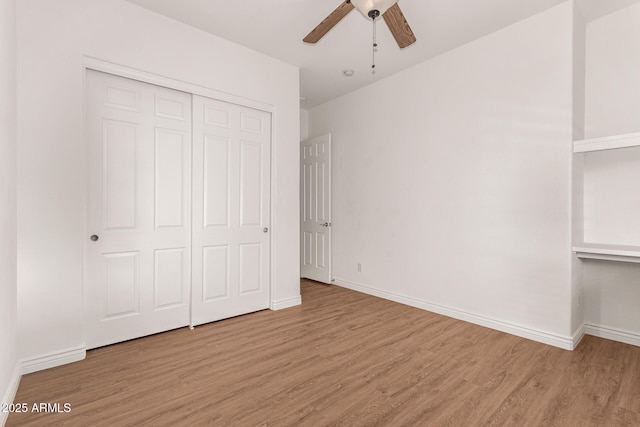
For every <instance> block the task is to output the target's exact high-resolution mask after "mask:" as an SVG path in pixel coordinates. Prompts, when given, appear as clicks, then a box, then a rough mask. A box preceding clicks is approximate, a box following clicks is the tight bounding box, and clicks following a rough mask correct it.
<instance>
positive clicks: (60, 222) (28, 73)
mask: <svg viewBox="0 0 640 427" xmlns="http://www.w3.org/2000/svg"><path fill="white" fill-rule="evenodd" d="M83 55H88V56H91V57H95V58H99V59H102V60H105V61H110V62H113V63H117V64H122V65H125V66H127V67H131V68H135V69H139V70H143V71H147V72H151V73H155V74H159V75H163V76H166V77H169V78H173V79H176V80H181V81H185V82H189V83H192V84H197V85H201V86H204V87H208V88H211V89H215V90H218V91H222V92H226V93H231V94H234V95H238V96H242V97H245V98H249V99H252V100H256V101H260V102H263V103H267V104H271V105H273V106H275V110H276V113H275V141H274V149H273V155H274V156H275V165H276V167H275V168H274V169H273V170H274V173H275V184H276V187H275V189H274V196H275V200H274V203H275V216H274V223H273V224H272V230H273V238H274V239H275V251H274V252H273V255H272V256H273V257H274V259H275V281H274V283H273V286H274V294H273V295H272V299H273V300H275V301H279V302H282V301H287V300H295V299H296V298H298V297H299V265H298V259H299V235H298V227H297V224H298V223H299V213H298V212H299V208H298V206H299V192H298V170H299V166H298V163H299V160H298V158H299V136H300V129H299V127H300V111H299V82H298V69H297V68H295V67H293V66H290V65H287V64H284V63H282V62H279V61H277V60H274V59H271V58H269V57H266V56H264V55H262V54H258V53H256V52H254V51H251V50H249V49H246V48H243V47H241V46H238V45H235V44H232V43H230V42H228V41H225V40H222V39H220V38H218V37H215V36H212V35H210V34H207V33H204V32H202V31H199V30H195V29H193V28H190V27H187V26H185V25H183V24H180V23H178V22H175V21H172V20H170V19H168V18H165V17H162V16H160V15H157V14H154V13H152V12H149V11H147V10H145V9H142V8H139V7H137V6H135V5H133V4H130V3H127V2H125V1H122V0H83V1H81V2H78V1H73V0H58V1H55V2H52V1H49V0H20V2H19V3H18V94H19V97H18V132H19V135H18V137H19V148H18V166H19V172H18V173H19V176H18V191H19V194H20V200H19V201H18V214H19V216H20V223H19V228H18V236H19V245H18V257H19V264H18V275H19V289H18V300H19V302H18V312H19V332H20V344H19V346H20V355H21V356H22V357H23V358H27V359H30V360H32V361H33V360H34V358H35V360H39V359H37V358H38V357H40V356H43V355H46V354H47V353H51V352H52V353H60V352H63V351H65V350H73V349H75V348H78V347H81V346H82V345H83V343H84V338H83V326H82V248H83V244H84V242H85V239H86V237H87V236H86V235H85V232H84V229H83V209H84V205H83V173H82V162H83V139H82V132H83V67H82V61H83Z"/></svg>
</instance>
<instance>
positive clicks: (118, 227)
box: [85, 71, 191, 348]
mask: <svg viewBox="0 0 640 427" xmlns="http://www.w3.org/2000/svg"><path fill="white" fill-rule="evenodd" d="M86 77H87V81H86V94H87V95H86V96H87V97H86V108H87V118H86V120H87V128H86V131H87V139H88V141H87V144H88V145H87V147H88V149H87V179H88V181H87V186H88V187H87V203H88V209H87V213H88V219H87V225H88V233H87V236H85V237H86V239H87V243H86V251H85V254H86V264H85V265H86V268H87V269H86V272H85V283H86V285H85V292H86V295H85V310H86V319H87V348H94V347H99V346H103V345H107V344H112V343H115V342H119V341H124V340H128V339H131V338H136V337H140V336H144V335H149V334H153V333H157V332H161V331H165V330H169V329H174V328H178V327H181V326H185V325H188V323H189V305H190V304H189V303H190V301H189V290H190V280H191V277H190V273H191V269H190V266H191V246H190V228H191V208H190V206H191V95H189V94H186V93H183V92H178V91H174V90H169V89H165V88H161V87H158V86H153V85H150V84H146V83H141V82H138V81H134V80H129V79H125V78H121V77H116V76H113V75H109V74H104V73H99V72H96V71H87V75H86ZM90 236H91V237H90Z"/></svg>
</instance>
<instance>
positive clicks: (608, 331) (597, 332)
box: [584, 323, 640, 347]
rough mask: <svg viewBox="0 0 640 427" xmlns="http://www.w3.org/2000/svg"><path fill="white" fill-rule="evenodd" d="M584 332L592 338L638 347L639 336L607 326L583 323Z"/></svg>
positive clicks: (639, 344)
mask: <svg viewBox="0 0 640 427" xmlns="http://www.w3.org/2000/svg"><path fill="white" fill-rule="evenodd" d="M584 330H585V333H586V334H587V335H593V336H594V337H600V338H605V339H608V340H612V341H618V342H623V343H626V344H631V345H636V346H639V347H640V334H638V333H636V332H631V331H625V330H622V329H616V328H611V327H608V326H602V325H594V324H593V323H585V325H584Z"/></svg>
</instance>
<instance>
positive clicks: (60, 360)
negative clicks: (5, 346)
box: [22, 346, 87, 375]
mask: <svg viewBox="0 0 640 427" xmlns="http://www.w3.org/2000/svg"><path fill="white" fill-rule="evenodd" d="M85 357H87V350H86V348H85V346H80V347H74V348H70V349H68V350H63V351H56V352H53V353H47V354H43V355H40V356H35V357H31V358H28V359H24V360H23V361H22V375H26V374H30V373H32V372H37V371H42V370H44V369H49V368H55V367H56V366H61V365H66V364H67V363H73V362H77V361H79V360H83V359H84V358H85Z"/></svg>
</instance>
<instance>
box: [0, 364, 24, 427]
mask: <svg viewBox="0 0 640 427" xmlns="http://www.w3.org/2000/svg"><path fill="white" fill-rule="evenodd" d="M21 379H22V375H21V366H20V363H19V362H18V363H16V366H15V368H14V369H13V374H11V378H10V379H9V384H8V385H7V390H6V391H5V393H4V396H3V397H2V400H1V401H0V403H13V401H14V400H15V398H16V393H17V392H18V386H20V380H21ZM7 418H9V412H2V411H0V427H2V426H4V425H5V423H6V422H7Z"/></svg>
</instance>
